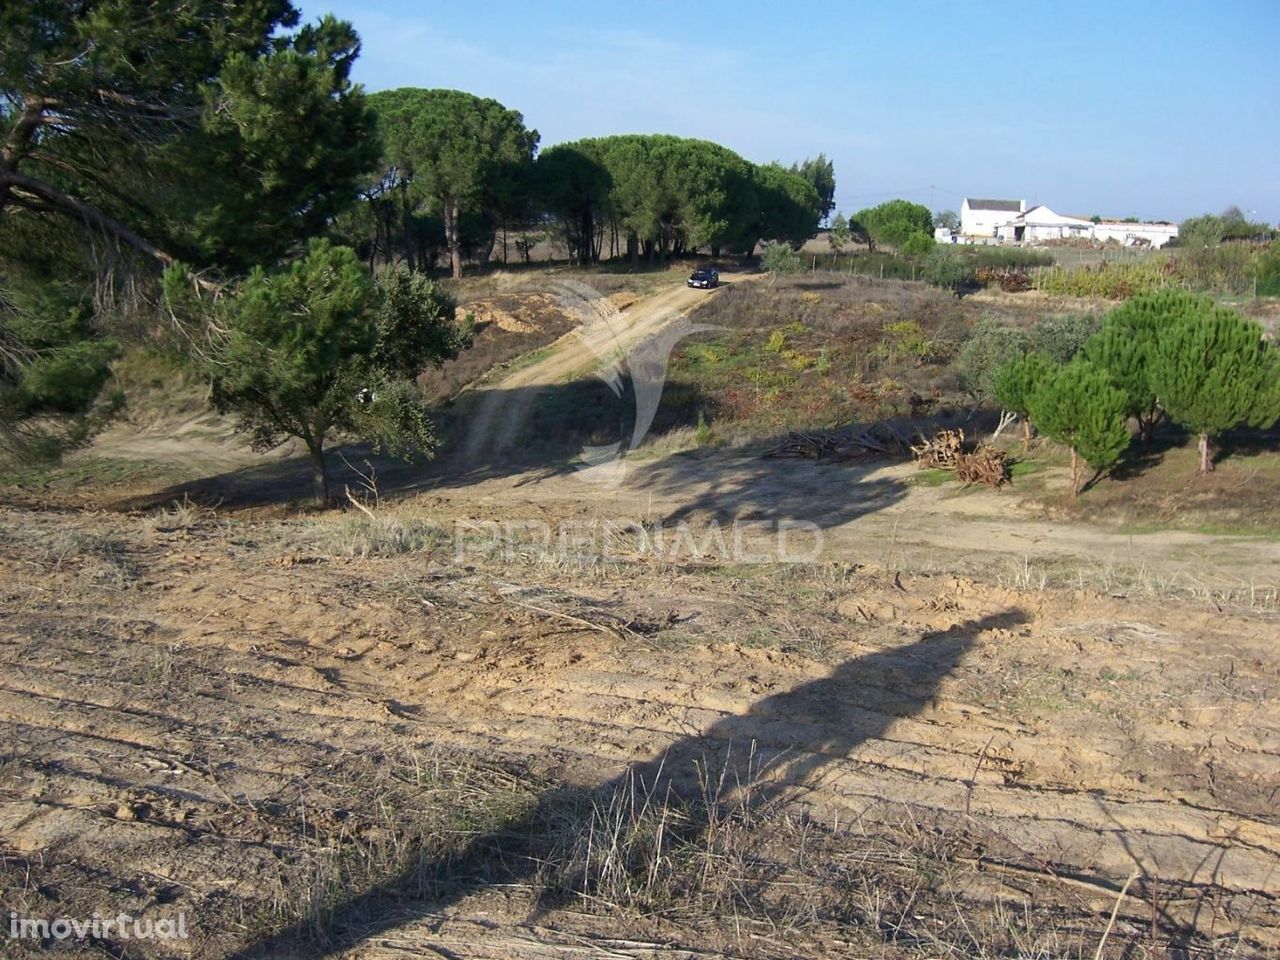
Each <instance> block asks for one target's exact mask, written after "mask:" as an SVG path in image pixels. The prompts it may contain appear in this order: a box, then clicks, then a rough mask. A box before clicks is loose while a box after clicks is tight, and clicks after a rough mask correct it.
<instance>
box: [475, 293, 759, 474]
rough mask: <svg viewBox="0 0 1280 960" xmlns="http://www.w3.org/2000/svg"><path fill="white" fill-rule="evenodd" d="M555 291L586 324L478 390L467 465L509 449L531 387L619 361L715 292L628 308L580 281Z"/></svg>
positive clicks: (663, 296) (660, 297) (653, 299)
mask: <svg viewBox="0 0 1280 960" xmlns="http://www.w3.org/2000/svg"><path fill="white" fill-rule="evenodd" d="M754 276H755V275H753V274H725V275H724V281H725V283H743V282H747V281H749V280H751V279H753V278H754ZM553 293H554V295H555V296H556V299H557V300H558V301H559V302H560V304H561V305H562V306H563V308H564V309H565V310H567V311H569V312H571V313H574V314H576V315H577V316H579V317H580V318H581V325H580V326H579V327H578V328H577V329H576V330H574V331H573V332H572V333H570V334H568V335H567V336H564V337H561V338H560V339H559V340H557V341H556V342H555V343H554V344H552V345H551V346H550V347H548V348H547V350H545V351H542V352H541V354H540V356H539V358H538V360H537V361H536V362H533V363H529V364H526V365H524V366H521V367H520V368H519V369H517V370H515V371H514V372H512V373H510V374H508V375H507V376H505V377H503V378H501V379H499V380H497V381H496V382H492V383H486V384H484V385H483V386H482V387H480V388H479V389H478V390H477V391H476V394H477V395H476V397H473V398H471V399H473V401H474V404H473V406H472V407H471V409H470V410H469V413H468V416H469V424H470V425H469V427H468V430H467V434H466V438H465V440H464V441H463V443H462V445H461V454H462V458H463V460H464V461H469V462H476V461H478V460H480V459H482V458H485V457H492V456H494V455H497V454H500V453H502V452H503V451H505V450H508V449H510V448H511V447H512V446H513V444H515V443H516V441H517V439H518V437H519V435H520V428H521V426H522V425H523V424H524V422H525V421H526V419H527V418H528V408H529V404H530V403H532V401H533V399H534V397H535V396H536V395H537V391H536V390H531V389H529V388H531V387H547V386H552V385H554V384H556V383H559V382H561V381H563V380H565V379H567V378H569V377H571V376H573V375H575V374H581V373H583V372H584V371H587V370H592V369H595V368H599V367H605V366H608V365H610V364H612V363H614V362H616V361H617V360H618V359H619V358H620V357H621V356H622V355H623V354H625V353H626V352H627V351H628V350H629V349H631V348H632V347H634V346H635V345H636V344H638V343H640V342H641V341H643V340H645V339H646V338H650V337H654V336H655V335H657V334H658V333H659V332H660V331H661V330H662V329H663V328H664V327H666V326H668V325H670V324H671V323H673V322H675V321H676V320H677V319H679V318H680V317H682V316H684V315H685V313H686V311H688V310H690V309H691V308H693V307H695V306H697V305H698V304H699V303H701V302H703V301H704V300H705V299H706V298H707V297H708V296H715V293H714V292H709V291H706V290H696V289H692V288H689V287H686V286H679V287H674V288H672V289H670V290H666V291H663V292H662V293H658V294H655V295H653V296H650V297H646V298H644V299H642V300H639V301H636V302H635V303H633V304H631V305H630V306H628V307H626V308H625V309H623V310H619V309H617V307H615V306H614V305H613V302H612V301H611V300H610V299H609V298H608V297H603V296H600V295H599V294H598V293H596V292H595V291H593V290H592V289H591V288H590V287H588V286H586V285H584V284H581V283H572V282H567V281H565V282H561V283H559V284H556V285H555V286H554V287H553Z"/></svg>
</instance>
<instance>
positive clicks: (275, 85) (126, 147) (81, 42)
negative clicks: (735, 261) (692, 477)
mask: <svg viewBox="0 0 1280 960" xmlns="http://www.w3.org/2000/svg"><path fill="white" fill-rule="evenodd" d="M359 48H360V45H359V38H358V37H357V35H356V33H355V31H354V30H353V29H352V27H351V25H350V24H348V23H345V22H343V21H340V20H337V19H335V18H333V17H328V16H327V17H324V18H321V19H320V20H318V21H316V22H313V23H305V24H304V23H303V22H302V19H301V15H300V13H299V11H298V10H297V9H296V8H295V7H294V6H293V5H292V4H291V3H289V2H288V0H267V2H264V3H253V4H227V3H224V2H222V0H182V2H178V0H160V2H155V3H149V4H139V3H136V2H134V0H98V2H95V3H93V4H69V3H62V2H58V0H29V2H24V3H20V4H3V5H0V448H2V449H4V450H7V451H8V452H9V454H11V455H14V454H16V455H18V456H21V457H29V456H31V455H33V454H49V455H53V454H56V453H57V452H58V451H60V450H61V449H65V447H66V446H68V445H70V444H74V443H76V442H79V441H82V440H84V439H85V438H86V437H87V436H89V434H90V433H91V431H92V429H93V428H94V426H95V425H97V424H100V423H102V422H105V420H106V418H107V417H109V416H111V415H112V413H113V412H114V410H116V409H117V408H118V406H119V404H120V403H121V402H122V398H120V397H118V396H115V395H114V394H112V392H111V391H110V390H107V389H106V385H107V383H108V380H109V374H110V365H111V363H112V362H113V360H114V359H115V358H116V357H117V356H119V354H120V353H121V351H122V350H124V349H127V348H129V347H130V346H133V345H137V344H147V345H148V346H149V347H150V348H153V349H159V350H163V351H168V352H170V353H172V354H174V355H176V356H180V357H182V358H184V362H186V363H189V364H193V365H195V366H198V367H199V368H200V369H201V370H202V371H203V372H204V374H205V375H206V376H207V377H208V380H209V382H210V384H211V387H212V398H213V400H214V402H215V404H217V405H218V406H219V407H220V408H221V409H224V410H226V411H230V412H236V413H238V414H239V415H240V418H241V422H242V425H243V426H244V427H245V429H246V430H248V431H249V432H250V434H251V436H252V438H253V440H254V442H255V443H256V444H258V445H261V446H269V445H271V444H274V443H276V442H278V441H279V440H280V439H281V438H282V437H286V436H294V437H298V438H299V439H301V440H302V441H303V442H304V443H305V444H306V446H307V448H308V450H309V451H310V452H311V455H312V462H313V465H314V466H315V468H316V470H317V474H316V489H317V492H318V494H320V495H325V491H326V490H327V474H326V473H325V472H324V457H323V447H324V444H325V442H326V440H327V439H329V438H331V437H332V436H333V435H334V432H335V431H346V432H348V433H349V434H351V435H354V436H359V437H363V438H365V439H368V440H372V441H374V442H377V443H381V444H383V445H385V446H387V447H389V448H392V449H398V450H405V449H409V448H414V449H419V450H424V451H429V450H430V448H431V446H432V444H433V440H432V437H431V433H430V423H429V421H428V419H427V417H426V410H425V407H424V406H423V405H422V401H421V399H420V397H419V396H418V394H417V392H416V391H415V390H414V389H413V385H412V379H413V377H414V376H416V374H417V373H418V372H420V371H421V370H422V369H423V368H424V367H426V366H429V365H430V364H432V363H440V362H443V361H444V360H445V359H447V358H449V357H450V356H453V355H455V354H456V352H457V351H458V350H459V349H461V348H462V347H463V346H464V345H465V344H466V342H467V338H468V336H469V330H468V327H467V323H466V318H459V317H458V316H457V311H456V307H455V304H454V301H453V299H452V298H451V297H450V295H449V294H448V292H447V291H446V290H445V289H443V288H442V287H440V286H439V285H438V284H436V283H434V282H432V281H431V280H430V279H428V277H427V275H426V271H427V270H429V269H430V268H432V267H433V266H434V265H435V263H436V261H437V258H438V255H439V254H440V253H441V252H443V253H445V254H446V255H447V258H448V265H449V270H450V272H451V273H452V274H453V275H454V276H455V277H456V276H458V275H459V274H460V273H461V272H462V269H463V264H464V262H465V261H466V260H467V259H472V260H473V261H475V262H479V263H483V262H485V261H486V260H487V259H488V258H489V256H490V255H491V252H492V250H493V249H494V246H495V244H496V242H497V238H498V237H499V236H503V237H504V238H505V236H506V234H507V232H508V230H515V231H518V233H519V234H520V236H522V237H525V238H527V236H528V234H529V232H530V228H532V230H533V232H534V233H536V232H538V231H542V232H555V233H557V234H558V235H560V236H561V237H563V239H564V241H565V243H566V244H567V245H568V247H569V249H570V250H571V252H572V256H573V257H574V259H575V260H577V261H578V262H582V263H590V262H595V261H596V260H598V259H600V258H602V257H603V256H604V255H605V250H606V249H607V250H608V251H609V254H610V255H615V254H620V253H622V252H626V253H628V254H629V255H630V256H632V257H633V258H636V259H638V258H640V257H645V258H649V259H656V258H658V257H662V256H673V255H681V254H689V253H693V252H695V251H701V250H707V251H710V252H713V253H717V252H721V251H731V252H739V253H741V252H748V251H749V250H750V249H752V248H753V247H754V245H755V243H756V242H757V241H758V240H760V239H777V240H782V241H784V242H788V243H794V244H798V243H800V242H803V240H804V239H807V238H808V236H810V235H811V234H812V233H813V231H814V229H815V228H816V226H817V223H818V221H819V220H820V219H821V218H822V217H824V216H826V215H827V214H828V213H829V212H830V206H831V198H832V196H833V194H834V189H835V183H834V172H833V170H832V168H831V164H830V161H828V160H826V158H825V157H822V156H821V155H819V157H817V158H815V159H811V160H807V161H804V162H802V163H800V164H797V165H795V166H793V167H790V168H783V167H782V166H781V165H778V164H765V165H757V164H753V163H749V162H748V161H746V160H744V159H743V158H741V157H739V156H738V155H737V154H735V153H733V152H732V151H730V150H728V149H726V148H724V147H721V146H718V145H716V144H712V143H708V142H705V141H700V140H687V139H680V138H677V137H670V136H661V135H651V136H624V137H603V138H598V139H594V140H589V141H579V142H577V143H573V144H562V145H559V146H557V147H553V148H551V149H549V150H547V151H545V152H544V153H543V154H542V156H538V152H537V151H538V145H539V135H538V133H537V131H536V130H533V129H531V128H529V127H528V126H527V125H526V123H525V121H524V118H523V117H522V115H521V114H520V113H519V112H518V111H515V110H511V109H509V108H507V107H505V106H504V105H502V104H500V103H497V102H496V101H494V100H488V99H484V98H480V97H476V96H473V95H471V94H468V93H463V92H460V91H452V90H416V89H402V90H393V91H387V92H383V93H377V94H372V95H367V94H365V93H364V92H363V91H362V90H361V89H360V88H359V87H358V86H357V85H355V84H353V83H352V81H351V68H352V65H353V63H354V62H355V60H356V58H357V56H358V55H359ZM527 243H528V241H527V239H526V245H525V250H526V251H527Z"/></svg>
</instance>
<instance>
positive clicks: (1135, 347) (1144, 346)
mask: <svg viewBox="0 0 1280 960" xmlns="http://www.w3.org/2000/svg"><path fill="white" fill-rule="evenodd" d="M1206 302H1207V301H1205V300H1204V299H1203V298H1201V297H1197V296H1194V295H1192V294H1189V293H1187V292H1185V291H1183V290H1159V291H1155V292H1152V293H1146V294H1141V295H1139V296H1136V297H1134V298H1133V299H1131V300H1129V301H1128V302H1126V303H1125V304H1124V305H1123V306H1120V307H1117V308H1116V309H1115V310H1112V311H1111V312H1110V313H1109V314H1107V316H1106V318H1105V319H1104V320H1103V323H1102V329H1101V330H1100V331H1099V332H1098V333H1097V334H1095V335H1094V336H1093V337H1091V338H1090V339H1089V341H1088V342H1087V343H1086V344H1085V346H1084V356H1085V358H1086V359H1087V360H1089V361H1090V362H1091V363H1093V364H1094V365H1095V366H1097V367H1101V368H1102V369H1103V370H1105V371H1106V372H1107V375H1108V376H1109V377H1110V378H1111V382H1112V384H1113V385H1114V386H1115V387H1116V388H1117V389H1118V390H1120V391H1121V392H1122V393H1124V394H1125V396H1126V397H1127V398H1128V403H1127V407H1126V412H1127V414H1128V415H1129V416H1131V417H1134V418H1135V419H1136V420H1137V421H1138V436H1139V437H1140V438H1141V440H1142V442H1143V443H1149V442H1150V440H1151V436H1152V434H1153V433H1154V432H1155V429H1156V427H1158V426H1159V425H1160V421H1161V420H1163V419H1164V411H1163V410H1162V409H1161V408H1160V403H1159V401H1158V400H1157V398H1156V393H1155V390H1154V389H1153V388H1152V386H1151V377H1150V366H1151V352H1152V350H1153V348H1154V346H1155V342H1156V339H1157V337H1158V336H1159V334H1160V331H1162V330H1165V329H1167V328H1169V327H1170V326H1172V325H1173V324H1175V323H1177V322H1178V321H1179V320H1180V319H1182V318H1185V317H1188V316H1192V315H1194V314H1195V313H1196V312H1197V311H1200V310H1202V309H1203V307H1204V305H1205V303H1206Z"/></svg>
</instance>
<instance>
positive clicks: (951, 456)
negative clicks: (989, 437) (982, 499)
mask: <svg viewBox="0 0 1280 960" xmlns="http://www.w3.org/2000/svg"><path fill="white" fill-rule="evenodd" d="M911 453H912V455H913V456H914V457H915V460H916V465H917V466H919V467H921V468H922V469H926V468H933V469H942V470H950V471H952V472H953V473H954V474H955V475H956V479H957V480H959V481H961V482H962V483H963V484H964V485H965V486H966V487H968V486H972V485H973V484H975V483H985V484H986V485H987V486H989V487H994V488H996V489H999V488H1000V487H1002V486H1003V485H1004V484H1006V483H1008V482H1009V457H1008V454H1006V453H1005V451H1003V450H1000V449H998V448H997V447H989V446H987V445H986V444H978V445H976V446H974V445H972V444H968V443H966V441H965V438H964V431H963V430H939V431H938V432H937V433H935V434H934V435H933V437H932V438H926V437H923V436H922V437H921V438H920V442H919V443H916V444H913V445H912V447H911Z"/></svg>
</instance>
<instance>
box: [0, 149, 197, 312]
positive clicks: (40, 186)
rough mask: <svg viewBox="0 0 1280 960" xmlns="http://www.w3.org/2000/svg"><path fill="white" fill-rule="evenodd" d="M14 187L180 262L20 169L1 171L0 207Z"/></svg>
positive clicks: (169, 262)
mask: <svg viewBox="0 0 1280 960" xmlns="http://www.w3.org/2000/svg"><path fill="white" fill-rule="evenodd" d="M14 188H16V189H18V190H21V191H24V192H26V193H28V194H30V195H31V196H34V197H38V198H39V199H41V200H44V201H46V202H47V203H51V204H53V205H54V206H56V207H58V208H59V209H60V210H62V211H63V212H65V213H72V214H76V215H77V216H79V217H80V218H82V219H83V220H84V221H86V222H87V223H91V224H93V225H94V226H96V227H98V228H99V229H100V230H103V231H104V232H106V233H108V234H110V235H111V236H113V237H116V238H117V239H119V240H122V241H124V242H125V243H127V244H128V245H129V246H131V247H133V248H134V249H135V250H138V251H140V252H142V253H145V254H146V255H147V256H149V257H151V258H152V259H153V260H156V261H158V262H159V263H161V264H162V265H164V266H166V267H170V266H173V265H174V264H175V263H177V259H176V258H175V257H174V256H173V255H172V254H170V253H166V252H165V251H164V250H161V249H160V248H159V247H157V246H156V245H155V244H154V243H152V242H151V241H150V240H147V239H146V238H145V237H141V236H139V235H138V234H136V233H134V232H133V231H132V230H130V229H129V228H128V227H126V226H125V225H124V224H123V223H121V222H120V221H119V220H116V219H115V218H114V217H111V216H108V215H107V214H105V213H103V212H102V211H101V210H99V209H97V208H96V207H94V206H93V205H92V204H89V203H86V202H85V201H83V200H81V199H80V198H79V197H73V196H72V195H71V194H69V193H64V192H63V191H62V190H59V189H58V188H57V187H55V186H52V185H51V184H48V183H44V182H43V181H41V180H36V179H35V178H33V177H28V176H26V175H25V174H21V173H18V172H17V171H16V170H0V210H3V209H4V205H3V201H4V198H5V197H6V195H7V194H8V193H9V191H10V190H11V189H14ZM195 282H196V285H197V286H199V287H200V289H201V290H204V291H205V292H206V293H217V292H219V291H220V290H221V289H222V288H221V287H220V286H219V285H218V284H216V283H213V282H211V281H209V280H205V279H204V278H202V277H196V278H195Z"/></svg>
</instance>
